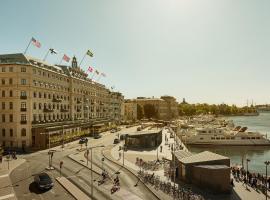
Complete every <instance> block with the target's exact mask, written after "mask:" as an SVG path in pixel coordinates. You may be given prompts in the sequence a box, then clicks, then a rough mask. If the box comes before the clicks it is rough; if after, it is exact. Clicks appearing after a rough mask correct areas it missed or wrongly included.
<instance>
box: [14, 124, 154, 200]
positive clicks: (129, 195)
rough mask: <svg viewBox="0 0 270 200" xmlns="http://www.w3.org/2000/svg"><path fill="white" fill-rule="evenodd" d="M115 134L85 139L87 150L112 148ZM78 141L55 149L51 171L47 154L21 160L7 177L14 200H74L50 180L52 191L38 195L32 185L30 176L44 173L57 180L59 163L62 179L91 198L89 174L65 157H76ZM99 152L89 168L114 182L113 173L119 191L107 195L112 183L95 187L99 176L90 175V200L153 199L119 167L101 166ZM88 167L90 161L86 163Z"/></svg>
mask: <svg viewBox="0 0 270 200" xmlns="http://www.w3.org/2000/svg"><path fill="white" fill-rule="evenodd" d="M135 130H136V127H133V128H129V129H123V130H122V131H121V132H125V133H127V132H130V131H135ZM117 134H118V132H117V133H109V132H105V133H102V134H101V135H103V136H102V137H101V138H100V139H93V138H88V141H89V142H88V147H93V146H97V145H101V144H102V145H104V146H105V150H106V147H108V146H109V145H113V140H114V139H115V138H116V137H117ZM80 148H81V147H80V145H79V144H78V141H75V142H72V143H70V144H66V146H65V148H64V150H63V151H62V149H61V148H60V147H55V148H53V149H56V152H55V153H54V156H53V161H52V165H53V166H54V168H55V169H54V170H50V171H47V170H45V168H46V167H47V166H48V150H44V151H40V152H36V153H33V154H30V155H24V156H21V157H23V158H24V159H26V162H25V163H24V164H22V165H20V166H19V167H17V168H16V169H15V170H14V171H13V172H12V173H11V175H10V178H11V181H12V184H13V186H14V191H15V193H16V196H17V198H18V199H23V200H30V199H31V200H32V199H41V200H42V199H65V200H69V199H74V197H73V196H71V195H70V194H69V193H68V192H67V191H66V190H65V189H64V188H63V187H62V186H61V185H60V184H59V183H58V182H57V181H56V180H54V184H55V185H54V187H53V188H52V189H51V190H49V191H46V192H41V191H39V190H38V189H37V188H36V187H35V185H34V183H33V178H34V177H33V176H34V175H35V174H37V173H40V172H43V171H47V172H48V173H49V175H50V176H51V177H53V178H54V179H55V178H57V177H59V176H60V171H59V163H60V161H63V168H62V170H61V171H62V176H64V177H66V178H68V180H69V181H71V182H72V183H73V184H74V185H76V186H77V187H78V188H79V189H80V190H82V191H83V192H84V193H85V194H87V195H88V196H91V181H90V180H91V171H90V169H88V168H86V167H84V166H83V165H81V164H80V163H78V162H75V161H74V160H71V159H70V158H69V157H68V155H70V154H76V153H77V152H78V150H80ZM102 150H103V148H96V149H93V166H95V167H96V168H99V169H100V170H101V169H102V167H103V168H104V169H105V170H106V171H107V172H108V173H109V175H110V176H111V178H112V179H113V178H115V176H116V173H117V174H118V176H119V180H120V185H121V189H120V191H117V192H115V193H113V194H111V191H110V190H111V188H112V185H113V183H112V181H111V180H107V181H106V182H105V183H104V184H101V185H98V180H99V179H101V177H100V174H97V173H95V172H93V179H94V184H93V186H94V187H93V193H94V199H157V198H156V197H155V196H154V195H153V194H152V193H151V192H149V190H148V189H147V188H146V187H145V186H144V185H143V184H138V186H135V184H136V183H137V181H138V179H137V177H135V176H134V175H133V174H131V173H130V172H128V171H127V170H125V169H123V168H122V167H120V166H119V165H116V164H115V163H112V162H110V161H108V160H106V159H105V160H104V161H103V164H102V160H101V159H102V157H103V156H102ZM80 162H81V163H82V164H85V163H86V159H85V160H84V159H83V160H81V161H80ZM89 165H90V160H89Z"/></svg>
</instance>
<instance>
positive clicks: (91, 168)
mask: <svg viewBox="0 0 270 200" xmlns="http://www.w3.org/2000/svg"><path fill="white" fill-rule="evenodd" d="M99 147H105V146H104V145H99V146H94V147H89V149H90V151H91V196H92V197H93V153H92V149H95V148H99ZM87 150H88V149H87Z"/></svg>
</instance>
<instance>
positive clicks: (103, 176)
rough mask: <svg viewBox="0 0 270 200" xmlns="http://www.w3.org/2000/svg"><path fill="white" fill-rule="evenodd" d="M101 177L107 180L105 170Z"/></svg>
mask: <svg viewBox="0 0 270 200" xmlns="http://www.w3.org/2000/svg"><path fill="white" fill-rule="evenodd" d="M101 176H102V178H103V180H105V179H106V172H105V170H103V171H102V174H101Z"/></svg>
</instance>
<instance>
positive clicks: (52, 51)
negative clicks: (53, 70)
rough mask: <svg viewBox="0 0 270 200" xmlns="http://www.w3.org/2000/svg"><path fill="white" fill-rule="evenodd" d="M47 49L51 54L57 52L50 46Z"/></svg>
mask: <svg viewBox="0 0 270 200" xmlns="http://www.w3.org/2000/svg"><path fill="white" fill-rule="evenodd" d="M49 51H50V53H51V54H57V52H56V51H55V49H52V48H51V49H49Z"/></svg>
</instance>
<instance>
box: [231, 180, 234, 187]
mask: <svg viewBox="0 0 270 200" xmlns="http://www.w3.org/2000/svg"><path fill="white" fill-rule="evenodd" d="M231 185H232V187H234V183H233V178H231Z"/></svg>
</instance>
